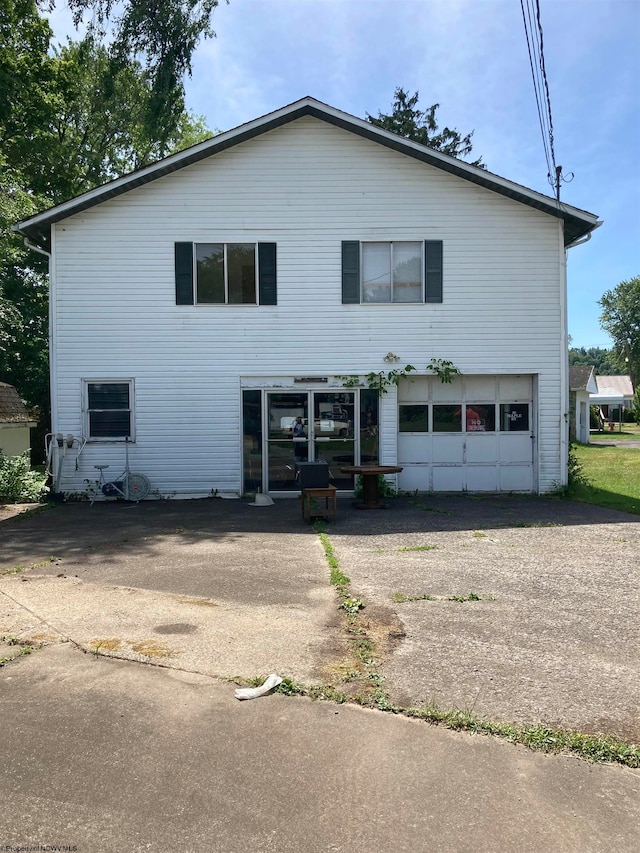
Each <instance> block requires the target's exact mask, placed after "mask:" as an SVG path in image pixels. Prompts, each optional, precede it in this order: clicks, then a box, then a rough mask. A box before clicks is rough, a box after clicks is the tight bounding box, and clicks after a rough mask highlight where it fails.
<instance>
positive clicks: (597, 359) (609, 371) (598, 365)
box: [569, 347, 620, 376]
mask: <svg viewBox="0 0 640 853" xmlns="http://www.w3.org/2000/svg"><path fill="white" fill-rule="evenodd" d="M569 364H570V365H571V366H572V367H573V366H575V365H581V364H587V365H592V366H593V367H594V368H595V372H596V373H597V374H598V376H617V375H620V370H619V369H618V366H617V364H616V363H615V362H614V360H613V353H612V351H611V350H609V349H605V348H604V347H586V348H585V347H571V348H570V349H569Z"/></svg>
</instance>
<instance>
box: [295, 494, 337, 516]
mask: <svg viewBox="0 0 640 853" xmlns="http://www.w3.org/2000/svg"><path fill="white" fill-rule="evenodd" d="M337 496H338V490H337V489H336V487H335V486H327V487H326V488H322V489H320V488H316V489H314V488H309V489H303V490H302V517H303V518H304V520H305V521H311V519H312V518H316V517H322V518H336V517H337V515H338V501H337ZM319 498H324V507H322V506H314V503H313V502H314V501H315V500H317V499H319Z"/></svg>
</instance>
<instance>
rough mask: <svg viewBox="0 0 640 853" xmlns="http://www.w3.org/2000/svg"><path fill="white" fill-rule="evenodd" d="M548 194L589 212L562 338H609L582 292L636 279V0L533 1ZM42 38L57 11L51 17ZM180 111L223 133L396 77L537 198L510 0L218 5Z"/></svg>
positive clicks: (379, 106)
mask: <svg viewBox="0 0 640 853" xmlns="http://www.w3.org/2000/svg"><path fill="white" fill-rule="evenodd" d="M540 9H541V20H542V26H543V32H544V53H545V63H546V71H547V77H548V81H549V88H550V95H551V109H552V116H553V124H554V135H555V152H556V161H557V163H558V164H561V165H562V166H563V170H564V172H565V173H570V172H573V173H574V175H575V177H574V179H573V181H572V182H571V183H568V184H565V185H564V186H563V188H562V194H561V197H562V200H563V201H565V202H567V203H568V204H571V205H574V206H576V207H579V208H582V209H584V210H588V211H590V212H592V213H595V214H597V215H598V216H599V218H600V219H602V220H604V225H603V226H602V227H601V228H599V229H598V230H597V231H595V232H594V234H593V237H592V239H591V241H590V242H588V243H586V244H585V245H582V246H578V247H576V248H574V249H571V250H570V251H569V264H568V289H569V333H570V334H571V336H572V338H573V345H574V346H585V347H588V346H610V344H611V341H610V339H609V337H608V335H606V333H605V332H603V331H602V329H601V328H600V325H599V322H598V318H599V314H600V306H599V305H598V299H599V298H600V297H601V296H602V294H603V293H604V292H605V291H606V290H608V289H610V288H612V287H615V286H616V285H617V284H618V283H619V282H620V281H622V280H623V279H629V278H632V277H633V276H636V275H640V0H540ZM52 25H53V26H54V30H55V32H56V34H57V35H60V36H63V35H64V34H65V31H67V32H68V29H67V27H68V17H67V15H66V14H65V12H64V10H63V9H61V8H60V7H59V10H58V11H57V12H56V13H55V14H54V16H53V18H52ZM213 25H214V29H215V31H216V36H217V37H216V38H215V39H213V40H209V41H206V42H203V43H201V45H200V46H199V48H198V50H197V53H196V55H195V59H194V63H193V76H192V77H191V78H190V79H188V80H187V82H186V91H187V106H188V107H189V108H190V109H191V110H193V111H194V112H195V113H197V114H200V115H203V116H204V117H205V118H206V120H207V123H208V125H209V127H211V128H212V129H219V130H228V129H230V128H232V127H235V126H237V125H239V124H242V123H243V122H245V121H248V120H250V119H253V118H256V117H258V116H260V115H264V114H265V113H267V112H270V111H271V110H274V109H277V108H278V107H281V106H284V105H285V104H288V103H291V102H292V101H295V100H297V99H298V98H301V97H304V96H305V95H311V96H313V97H315V98H318V99H319V100H321V101H325V102H326V103H328V104H331V105H332V106H334V107H337V108H338V109H342V110H345V111H346V112H348V113H351V114H353V115H356V116H360V117H364V116H365V115H366V113H370V114H373V115H377V112H378V110H382V111H383V112H389V111H390V108H391V103H392V99H393V92H394V89H395V88H396V87H397V86H402V87H403V88H404V89H405V90H407V91H409V92H410V93H413V92H414V91H416V90H417V91H419V92H420V105H421V106H422V107H423V108H426V107H428V106H430V105H431V104H432V103H435V102H437V103H439V104H440V105H441V106H440V110H439V112H438V117H439V120H440V124H441V125H442V126H444V125H448V126H450V127H455V128H457V129H458V130H459V131H461V132H462V133H467V132H469V131H470V130H474V137H473V141H474V152H473V153H474V155H475V156H478V155H480V156H482V158H483V160H484V162H485V163H486V165H487V167H488V168H489V169H490V170H491V171H492V172H496V173H497V174H499V175H502V176H503V177H505V178H508V179H510V180H513V181H516V182H517V183H521V184H524V185H525V186H528V187H531V188H532V189H535V190H538V191H539V192H544V193H546V194H552V190H551V187H550V186H549V184H548V182H547V165H546V160H545V156H544V149H543V145H542V138H541V134H540V129H539V124H538V115H537V110H536V103H535V99H534V91H533V83H532V79H531V72H530V68H529V57H528V53H527V45H526V40H525V35H524V28H523V23H522V13H521V8H520V0H230V3H229V4H228V5H227V4H226V3H225V2H224V0H221V3H220V6H219V8H218V9H217V11H216V13H215V14H214V19H213Z"/></svg>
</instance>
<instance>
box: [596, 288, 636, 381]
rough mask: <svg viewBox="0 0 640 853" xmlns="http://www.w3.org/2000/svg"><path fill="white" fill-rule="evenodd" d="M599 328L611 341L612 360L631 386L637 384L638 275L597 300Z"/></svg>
mask: <svg viewBox="0 0 640 853" xmlns="http://www.w3.org/2000/svg"><path fill="white" fill-rule="evenodd" d="M599 304H600V305H601V306H602V314H601V315H600V325H601V326H602V328H603V329H604V330H605V331H606V332H608V333H609V334H610V335H611V337H612V338H613V353H614V358H615V361H616V363H617V365H618V367H619V369H620V371H621V372H622V373H623V374H629V376H630V377H631V381H632V382H633V385H634V387H637V385H638V382H640V276H635V278H631V279H629V280H627V281H621V282H620V284H618V285H617V287H614V288H613V289H612V290H607V292H606V293H605V294H603V296H602V298H601V299H600V300H599Z"/></svg>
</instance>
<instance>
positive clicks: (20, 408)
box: [0, 382, 37, 456]
mask: <svg viewBox="0 0 640 853" xmlns="http://www.w3.org/2000/svg"><path fill="white" fill-rule="evenodd" d="M36 424H37V422H36V421H34V420H33V418H31V417H30V416H29V413H28V412H27V409H26V407H25V405H24V403H23V402H22V400H21V399H20V395H19V394H18V392H17V391H16V389H15V388H14V387H13V385H9V384H8V383H6V382H0V453H2V454H4V456H19V455H20V454H21V453H25V452H26V451H27V450H30V449H31V427H34V426H36Z"/></svg>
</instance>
